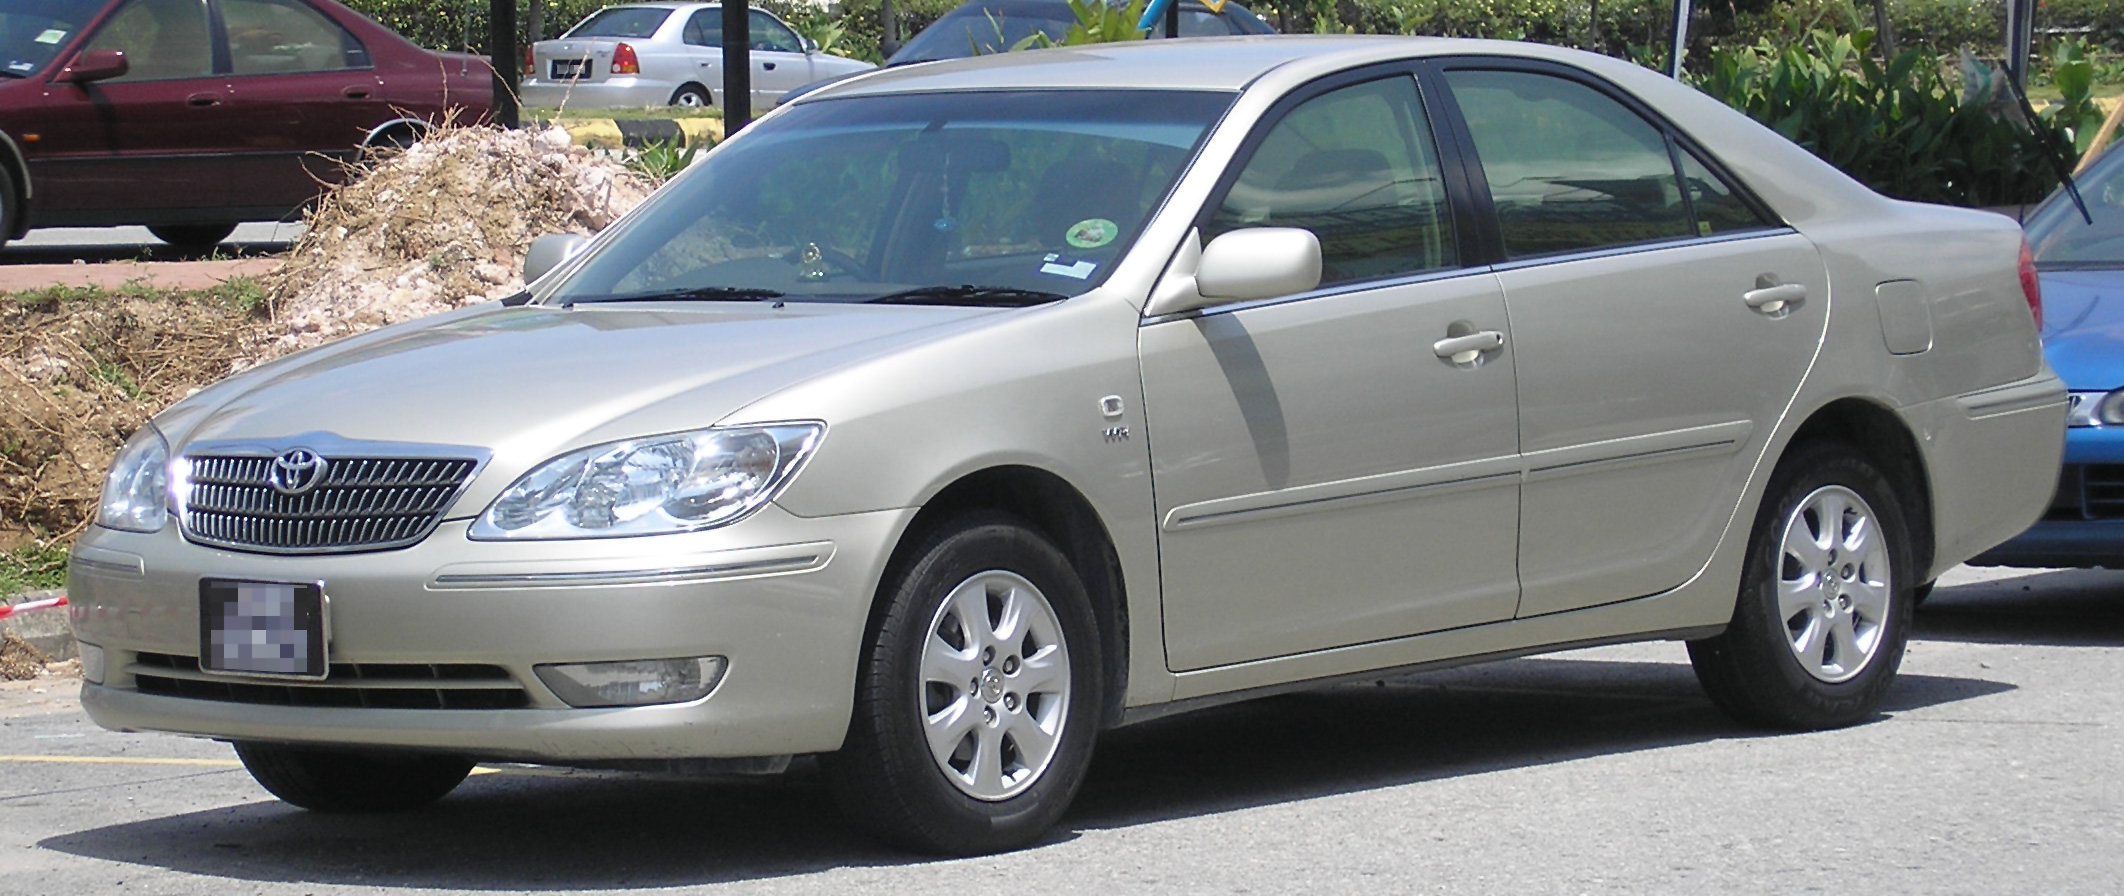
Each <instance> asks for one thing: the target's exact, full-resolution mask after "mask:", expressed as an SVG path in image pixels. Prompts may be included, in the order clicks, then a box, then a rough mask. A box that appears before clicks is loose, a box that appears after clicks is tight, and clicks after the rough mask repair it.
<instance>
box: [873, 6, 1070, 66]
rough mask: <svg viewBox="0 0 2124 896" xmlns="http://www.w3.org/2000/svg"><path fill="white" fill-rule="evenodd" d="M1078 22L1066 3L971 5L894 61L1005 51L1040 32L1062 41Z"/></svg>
mask: <svg viewBox="0 0 2124 896" xmlns="http://www.w3.org/2000/svg"><path fill="white" fill-rule="evenodd" d="M1076 21H1077V19H1076V17H1075V16H1072V15H1070V12H1069V7H1068V6H1067V5H1065V4H1062V3H1001V4H995V5H992V6H979V5H972V4H969V5H966V6H961V7H959V8H958V9H955V10H952V11H951V12H950V13H949V14H947V15H945V16H944V17H943V18H941V19H938V20H937V21H936V23H935V24H932V25H930V26H929V27H927V28H924V29H922V33H920V34H917V35H915V37H914V39H913V40H910V41H908V42H907V46H904V47H901V48H900V52H898V53H894V54H892V59H891V60H890V62H891V63H892V64H894V65H899V64H903V63H909V62H929V61H931V60H936V59H963V58H965V57H968V56H979V55H986V54H989V53H1002V52H1006V51H1008V50H1009V49H1010V48H1011V47H1013V46H1016V45H1017V43H1018V42H1019V41H1022V40H1024V39H1026V38H1028V37H1031V36H1032V35H1034V34H1036V33H1037V34H1045V35H1047V36H1048V37H1050V38H1053V39H1055V40H1061V39H1062V35H1064V34H1067V33H1069V26H1071V25H1074V24H1076Z"/></svg>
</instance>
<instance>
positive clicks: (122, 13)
mask: <svg viewBox="0 0 2124 896" xmlns="http://www.w3.org/2000/svg"><path fill="white" fill-rule="evenodd" d="M102 49H110V50H120V51H123V52H124V53H125V55H126V58H127V60H128V62H129V63H130V65H131V70H130V71H129V72H128V73H127V74H125V75H124V76H122V77H118V78H113V79H110V80H107V81H98V82H96V83H93V84H62V83H56V82H54V83H52V84H50V85H48V87H47V90H46V92H45V104H44V108H45V110H46V115H47V119H46V120H47V122H48V123H47V124H46V126H45V127H44V128H43V135H42V140H41V149H40V150H39V152H38V153H37V161H36V162H34V163H33V164H34V165H36V168H35V170H33V172H32V174H31V176H32V178H34V180H35V182H36V184H37V193H38V195H37V204H38V206H39V207H40V208H42V209H48V210H50V212H51V215H48V216H40V219H41V220H43V221H45V222H46V223H52V222H53V221H54V220H55V216H58V215H65V216H68V217H67V218H65V219H63V220H79V221H81V222H84V223H91V222H94V221H96V220H99V219H100V218H110V219H113V220H115V219H119V218H134V217H137V215H136V213H137V212H143V211H149V212H152V211H157V210H167V209H185V208H215V207H219V206H222V205H224V204H225V200H226V198H227V196H228V191H227V186H226V180H225V179H224V177H223V174H224V173H225V166H226V164H227V161H228V158H229V151H228V150H229V143H230V140H231V128H232V126H233V125H234V119H233V117H232V115H231V96H230V92H229V84H228V79H227V78H225V77H223V76H221V75H217V74H216V73H215V72H216V66H215V58H214V42H213V40H212V38H211V29H210V28H209V27H208V17H207V7H206V3H205V2H204V0H128V2H127V3H126V4H125V5H124V6H122V7H120V8H119V9H118V10H117V11H115V12H114V13H112V14H111V16H110V17H109V18H107V19H105V20H104V21H103V23H102V24H101V25H100V26H98V27H97V30H96V32H95V34H93V35H92V36H91V37H90V38H89V40H88V41H87V42H86V43H85V44H84V45H83V46H82V50H83V51H86V50H102ZM52 71H53V73H54V74H56V73H57V71H58V67H57V66H54V67H53V69H52ZM76 216H78V217H76Z"/></svg>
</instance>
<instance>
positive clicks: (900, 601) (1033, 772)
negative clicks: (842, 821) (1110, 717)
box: [823, 513, 1105, 855]
mask: <svg viewBox="0 0 2124 896" xmlns="http://www.w3.org/2000/svg"><path fill="white" fill-rule="evenodd" d="M910 556H912V557H913V558H914V559H913V561H912V562H911V563H908V564H906V565H904V567H902V568H900V570H899V572H898V573H897V575H895V576H894V577H893V578H891V579H890V580H889V584H888V586H887V587H886V588H883V589H881V592H880V600H881V601H882V602H883V604H882V606H881V607H880V609H879V611H878V612H877V614H876V615H875V616H874V617H873V619H872V623H871V631H870V634H869V636H868V637H867V638H866V639H865V645H864V652H863V656H862V659H861V662H860V664H859V665H858V669H857V672H858V674H857V681H856V693H855V713H854V715H853V717H852V719H851V720H850V723H849V731H848V739H847V741H846V743H845V744H844V745H843V746H842V748H841V750H840V752H838V753H835V754H832V755H829V756H826V757H823V759H824V765H825V768H826V771H827V774H828V775H829V777H830V779H831V780H832V782H833V784H834V792H835V797H836V798H837V799H838V800H839V801H840V803H841V807H842V810H843V811H844V812H845V813H846V814H847V815H848V816H849V817H850V818H851V819H852V820H853V821H855V822H856V823H857V824H858V825H860V826H862V827H863V828H865V829H867V830H868V831H869V832H870V833H871V834H873V835H874V836H876V837H877V838H878V839H880V840H883V841H885V842H886V843H889V844H892V845H894V846H898V847H901V848H903V849H908V850H912V851H916V852H923V853H932V854H939V855H976V854H981V853H990V852H998V851H1002V850H1009V849H1016V848H1019V847H1022V846H1026V845H1029V844H1031V843H1033V842H1035V841H1036V840H1038V839H1039V838H1040V837H1041V836H1042V835H1043V834H1045V833H1046V831H1047V830H1048V828H1050V827H1052V826H1053V825H1054V823H1055V821H1056V820H1057V819H1059V818H1060V817H1061V815H1062V812H1063V810H1065V809H1067V808H1068V807H1069V803H1070V800H1072V799H1073V798H1075V796H1076V793H1077V788H1078V786H1079V785H1081V784H1082V783H1083V781H1084V773H1085V768H1086V767H1087V766H1088V765H1089V764H1090V763H1091V753H1092V742H1093V740H1094V737H1095V735H1096V733H1097V732H1096V728H1097V726H1098V724H1099V721H1100V719H1101V718H1102V717H1103V710H1104V706H1103V701H1104V699H1105V697H1104V693H1105V691H1104V688H1103V686H1102V685H1103V683H1102V682H1101V681H1100V669H1101V668H1102V667H1101V665H1100V659H1099V637H1098V626H1097V623H1096V621H1095V620H1094V618H1093V616H1092V611H1091V602H1090V600H1089V599H1088V598H1087V597H1086V594H1085V590H1084V585H1083V582H1082V581H1081V580H1080V579H1079V578H1078V576H1077V573H1076V571H1075V570H1073V569H1071V568H1070V566H1069V562H1068V561H1067V560H1066V559H1065V558H1064V557H1063V556H1062V553H1061V551H1059V550H1056V549H1055V547H1054V545H1053V544H1052V543H1050V542H1048V541H1047V539H1045V538H1044V537H1042V536H1041V535H1039V534H1038V533H1037V532H1034V531H1033V530H1032V529H1030V528H1028V527H1026V526H1025V525H1024V524H1023V523H1021V522H1020V521H1018V520H1017V519H1016V518H1014V517H1009V516H1004V515H1001V514H989V513H984V514H976V515H972V516H968V517H966V518H963V519H961V520H959V521H957V522H955V523H954V524H953V525H950V526H947V527H945V528H943V529H941V530H939V531H937V532H935V533H932V534H931V535H930V536H929V537H927V538H925V539H924V540H923V541H922V542H921V543H920V545H919V546H918V548H917V550H915V551H914V552H913V553H912V554H911V555H910ZM962 611H965V612H962ZM964 616H976V618H977V620H978V621H977V622H976V623H975V624H974V625H962V624H961V623H960V619H962V618H963V617H964ZM999 619H1001V620H1002V622H1001V623H999V622H998V620H999ZM999 624H1001V625H1002V626H1003V628H1002V630H1000V631H999V630H998V625H999ZM1026 648H1030V649H1029V650H1028V649H1026ZM924 670H928V672H927V673H925V672H924ZM962 675H963V676H964V678H963V679H961V678H960V676H962ZM960 680H964V681H965V682H966V683H965V684H964V685H960V684H958V681H960ZM932 734H934V737H932ZM932 742H934V743H936V744H938V745H939V746H937V747H936V748H934V749H933V748H932V747H931V744H932Z"/></svg>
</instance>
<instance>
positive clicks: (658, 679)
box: [534, 656, 729, 708]
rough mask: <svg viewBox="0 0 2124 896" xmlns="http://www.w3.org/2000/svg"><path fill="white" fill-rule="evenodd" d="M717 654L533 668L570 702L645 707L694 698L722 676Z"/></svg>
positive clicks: (704, 693)
mask: <svg viewBox="0 0 2124 896" xmlns="http://www.w3.org/2000/svg"><path fill="white" fill-rule="evenodd" d="M728 665H729V661H728V660H725V659H724V658H722V657H719V656H696V657H686V658H683V659H675V660H621V661H619V662H614V663H554V664H551V665H544V666H538V667H535V670H534V671H536V672H538V680H539V681H543V682H545V683H546V687H549V688H552V689H553V693H554V695H555V696H558V697H560V698H561V699H562V700H565V701H567V702H568V705H569V706H574V707H580V708H589V707H594V706H648V705H650V704H655V703H684V702H686V701H688V700H699V699H701V698H702V697H706V696H708V692H709V691H713V690H715V686H716V684H717V683H718V682H720V681H722V680H723V669H724V668H725V667H727V666H728Z"/></svg>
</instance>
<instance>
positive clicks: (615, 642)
mask: <svg viewBox="0 0 2124 896" xmlns="http://www.w3.org/2000/svg"><path fill="white" fill-rule="evenodd" d="M912 513H913V511H911V510H909V511H881V512H876V513H865V514H851V515H847V516H836V517H824V518H817V519H804V518H799V517H795V516H792V515H789V514H787V513H785V512H783V511H782V510H780V508H778V507H774V506H771V505H770V506H769V507H767V508H765V509H764V510H763V511H761V512H760V513H759V514H757V515H755V516H754V517H752V518H751V519H748V520H746V521H744V522H743V523H740V524H737V525H735V526H731V527H728V528H725V529H717V530H711V531H708V532H700V533H692V534H688V535H673V536H655V537H647V538H615V539H584V540H578V541H546V542H522V543H501V542H474V541H471V540H469V539H467V538H466V537H465V530H466V527H467V521H464V520H457V521H452V522H447V523H444V524H443V525H442V526H441V528H439V529H437V530H436V531H435V532H434V533H433V534H431V535H430V536H428V538H427V539H425V540H424V541H422V542H421V543H419V544H416V545H413V546H411V547H407V548H403V549H399V550H394V551H380V552H374V553H365V554H338V555H319V556H269V555H262V554H249V553H239V552H234V551H226V550H220V549H214V548H208V547H203V546H200V545H195V544H192V543H189V542H187V541H185V540H184V539H183V538H182V536H180V535H179V534H178V533H177V531H176V528H175V526H174V525H172V526H168V527H165V528H164V529H163V530H162V531H161V532H158V533H155V534H152V535H140V534H135V533H128V532H116V531H111V530H107V529H101V528H97V529H93V530H91V532H90V533H89V534H88V535H86V536H84V537H83V538H82V539H81V541H80V542H79V543H78V544H77V545H76V547H75V553H74V562H73V563H72V564H71V568H70V571H69V573H68V590H69V598H70V602H71V603H70V617H69V618H70V619H71V621H72V622H73V625H74V629H75V634H76V636H77V637H79V638H80V639H81V640H82V641H83V642H84V643H89V644H94V645H97V646H100V647H102V648H103V649H104V650H105V651H106V655H105V668H106V672H105V677H104V680H103V682H102V683H101V684H88V685H84V687H83V689H82V705H83V707H84V708H85V709H87V711H88V713H89V716H90V718H91V719H93V720H94V721H95V722H96V723H97V724H99V725H102V726H104V727H106V728H111V729H114V730H123V731H135V730H144V731H166V732H174V733H179V734H187V735H196V736H205V737H213V738H220V739H227V740H261V741H277V742H288V743H312V744H334V745H360V746H373V747H382V748H396V749H412V750H432V751H446V752H453V753H463V754H466V755H472V756H479V757H482V758H488V759H502V760H516V761H529V762H559V763H565V762H569V761H598V760H607V761H609V760H639V759H678V758H702V757H708V758H730V757H750V756H777V755H788V754H797V753H812V752H822V751H827V750H832V749H835V748H838V747H839V746H840V743H841V739H842V737H843V735H844V734H845V733H846V729H847V724H848V717H849V712H850V709H851V705H852V700H853V694H854V685H855V672H856V662H857V654H858V653H859V651H860V649H861V643H862V638H863V632H864V627H865V625H866V624H867V621H868V616H869V608H870V602H871V600H870V599H871V595H872V594H873V592H874V590H875V588H876V584H877V581H878V577H879V576H880V575H881V574H882V569H883V566H884V563H885V559H886V555H887V553H888V552H889V550H890V546H891V544H892V542H893V539H894V537H896V536H897V534H898V533H899V532H900V531H901V529H902V528H903V527H904V526H905V524H906V522H907V520H908V519H909V518H910V517H911V516H912ZM206 577H214V578H236V579H254V580H260V581H294V582H308V581H322V582H323V583H324V590H325V594H326V597H327V600H328V601H329V606H328V610H327V612H328V615H329V625H328V630H329V632H330V636H331V639H330V644H329V645H328V648H327V649H328V651H329V655H330V660H331V662H332V663H333V674H332V676H330V677H328V678H327V679H326V680H324V681H322V682H316V683H302V682H283V681H274V680H261V679H256V678H244V677H233V676H224V675H213V674H207V673H200V672H198V671H196V668H191V667H188V666H187V665H186V664H187V663H190V662H192V661H195V660H196V658H197V656H198V655H199V651H200V646H199V642H200V633H199V631H200V630H199V580H200V579H201V578H206ZM710 655H714V656H724V657H728V658H729V668H728V671H727V672H726V673H725V675H724V677H723V679H722V682H721V683H720V684H719V685H717V687H716V689H715V690H714V691H713V692H712V693H710V694H709V695H708V696H707V697H704V698H701V699H699V700H695V701H691V702H688V703H679V704H666V705H656V706H641V707H626V708H598V709H575V708H570V707H569V706H568V705H567V704H566V703H564V702H563V701H561V700H560V699H559V698H558V697H556V696H555V695H554V694H553V692H552V691H550V690H548V689H547V688H546V687H545V686H544V684H543V683H542V682H541V681H540V680H539V678H538V676H537V675H536V674H535V673H534V672H533V667H534V666H537V665H540V664H546V663H580V662H605V661H612V660H628V659H659V658H667V657H691V656H710ZM468 667H484V668H485V669H487V670H489V671H490V672H491V675H489V677H488V680H485V681H482V682H481V683H480V684H479V687H481V688H486V689H488V690H485V691H482V692H480V694H479V695H478V696H480V697H481V698H482V700H485V699H486V698H491V697H493V696H494V695H495V693H496V692H495V691H493V690H492V689H493V688H495V687H497V686H499V687H501V688H504V689H507V691H508V696H509V698H510V700H511V701H513V703H512V708H483V709H466V708H446V707H458V706H463V705H466V704H465V703H464V702H463V701H460V700H454V699H451V697H450V696H449V695H450V693H452V692H451V689H452V688H453V687H457V686H458V685H460V684H463V682H460V681H456V680H454V675H455V670H463V669H465V668H468ZM424 669H425V670H430V671H436V672H437V676H436V677H435V678H433V679H432V680H424V681H421V682H417V683H409V682H408V681H407V677H408V676H409V675H418V674H421V673H420V670H424ZM409 670H410V671H409ZM363 675H374V676H377V677H375V678H368V677H362V676H363ZM144 683H145V684H148V685H151V686H150V687H146V688H143V687H142V685H143V684H144ZM321 689H330V691H331V694H329V695H326V693H325V691H324V690H321ZM415 689H427V690H432V691H433V692H434V693H435V694H440V695H442V696H441V697H440V698H439V699H437V700H435V701H433V702H432V703H431V704H429V705H433V706H435V707H437V708H397V707H406V706H411V705H422V704H423V703H424V702H426V701H427V695H426V693H422V694H413V693H409V691H410V690H415ZM387 692H388V693H387ZM323 696H329V697H330V698H331V699H330V700H325V701H320V700H319V699H317V698H320V697H323ZM409 697H413V698H418V699H411V700H409V699H404V698H409ZM371 698H376V699H371ZM350 701H351V705H321V703H334V704H346V703H349V702H350ZM289 703H293V704H296V705H286V704H289ZM478 705H487V704H486V703H484V702H482V703H479V704H478ZM386 707H391V708H386Z"/></svg>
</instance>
